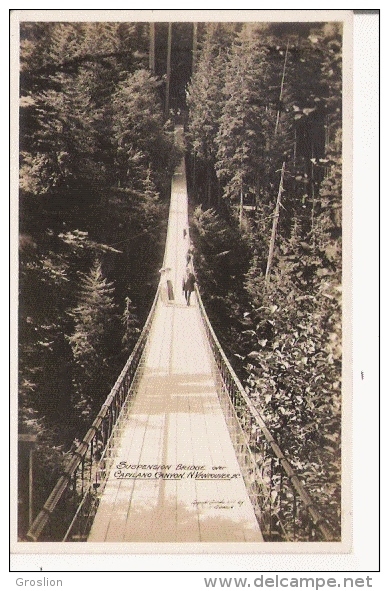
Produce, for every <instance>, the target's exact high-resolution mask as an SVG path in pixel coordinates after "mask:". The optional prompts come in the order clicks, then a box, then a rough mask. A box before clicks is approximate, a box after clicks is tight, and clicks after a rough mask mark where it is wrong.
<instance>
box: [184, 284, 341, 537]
mask: <svg viewBox="0 0 389 591" xmlns="http://www.w3.org/2000/svg"><path fill="white" fill-rule="evenodd" d="M195 291H196V295H197V299H198V303H199V309H200V315H201V318H202V321H203V326H204V328H205V332H206V334H207V339H208V343H209V345H210V348H211V351H212V354H213V358H214V361H215V364H216V367H217V372H216V381H217V383H218V395H219V400H220V403H221V406H222V408H223V412H224V415H225V419H226V422H227V425H228V427H229V431H230V435H231V439H232V442H233V444H234V448H235V452H236V455H237V458H238V462H239V464H240V466H241V469H242V475H243V478H244V480H245V484H246V487H247V489H248V492H249V497H250V499H251V502H252V504H253V508H254V511H255V514H256V516H257V520H258V522H259V525H260V527H261V530H262V534H263V536H264V539H266V540H268V541H269V540H282V541H292V540H293V541H294V540H301V541H303V540H306V541H316V540H317V541H319V540H321V541H333V540H334V536H333V533H332V531H331V528H330V526H329V524H328V523H327V522H326V520H325V519H324V518H323V517H322V516H321V514H320V513H319V511H318V510H317V508H316V507H315V506H314V503H313V501H312V499H311V497H310V496H309V494H308V493H307V491H306V490H305V488H304V486H303V485H302V483H301V481H300V479H299V477H298V475H297V474H296V472H295V470H294V469H293V467H292V466H291V464H290V463H289V462H288V460H287V459H286V458H285V455H284V453H283V452H282V450H281V448H280V446H279V445H278V443H277V442H276V440H275V439H274V438H273V436H272V434H271V433H270V431H269V429H268V427H267V425H266V423H265V421H264V420H263V418H262V417H261V415H260V413H259V412H258V410H257V409H256V408H255V406H254V404H253V402H252V401H251V399H250V398H249V396H248V394H247V392H246V391H245V389H244V388H243V386H242V384H241V382H240V380H239V378H238V376H237V375H236V373H235V371H234V369H233V368H232V366H231V364H230V362H229V360H228V359H227V357H226V355H225V353H224V351H223V349H222V347H221V345H220V342H219V340H218V338H217V336H216V334H215V331H214V329H213V327H212V325H211V323H210V320H209V318H208V315H207V313H206V310H205V307H204V304H203V301H202V298H201V295H200V291H199V289H198V287H197V285H196V286H195Z"/></svg>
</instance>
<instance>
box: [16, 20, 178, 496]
mask: <svg viewBox="0 0 389 591" xmlns="http://www.w3.org/2000/svg"><path fill="white" fill-rule="evenodd" d="M147 46H148V36H147V27H146V26H145V24H143V23H132V24H131V23H92V22H91V23H70V22H69V23H65V22H64V23H60V22H53V23H33V22H31V23H30V22H29V23H27V22H26V23H22V24H21V27H20V93H21V96H20V184H19V187H20V192H19V214H20V215H19V220H20V223H19V228H20V257H19V279H20V281H19V288H20V291H19V387H20V394H19V396H20V398H19V429H20V431H21V432H24V433H25V432H28V433H32V432H33V433H38V435H39V438H40V439H39V446H40V447H39V449H40V451H39V454H40V457H42V458H45V459H42V462H43V464H45V465H47V466H49V465H50V466H52V467H53V472H52V473H53V474H54V472H56V471H55V469H54V466H55V464H56V462H58V463H60V462H61V457H62V454H63V453H65V452H66V451H67V450H68V449H69V448H70V446H71V445H72V441H73V440H74V438H75V437H78V438H80V437H82V436H83V435H84V432H85V422H84V421H85V420H86V419H87V418H88V417H89V418H90V413H92V412H93V411H94V409H96V406H98V405H99V404H101V402H102V400H103V399H105V397H106V395H107V394H108V392H109V391H110V389H111V387H112V384H113V383H114V381H115V379H116V377H117V375H118V373H119V371H120V369H121V368H122V366H123V364H124V362H125V359H126V357H127V356H128V354H129V353H130V350H131V347H132V346H133V344H134V342H135V341H136V338H137V332H138V318H139V322H141V321H142V318H144V317H145V316H146V314H147V312H148V307H149V305H150V303H151V301H152V298H153V296H154V290H155V288H156V285H157V283H158V271H157V270H158V268H159V267H160V264H161V260H162V256H163V244H162V240H163V234H164V230H165V223H166V222H165V219H164V218H165V217H166V216H165V214H166V204H165V201H166V195H167V194H168V191H169V188H170V187H169V183H170V178H171V173H172V170H173V167H174V165H175V162H176V161H177V157H178V154H177V152H176V149H175V147H174V138H173V133H172V129H171V126H170V127H169V125H167V124H165V122H164V121H163V118H162V116H161V108H160V105H159V101H158V88H159V84H160V81H158V80H157V79H156V78H153V77H151V76H149V75H148V73H147V72H146V71H145V70H144V69H143V68H144V67H145V65H146V64H147V61H148V60H147ZM114 288H115V289H114ZM123 309H124V316H123V322H122V318H121V316H120V311H122V310H123ZM55 450H57V451H55ZM57 452H58V453H57ZM50 473H51V468H50ZM39 478H40V479H41V482H42V491H40V492H39V498H41V497H43V496H45V494H46V496H47V494H48V493H49V492H50V491H49V490H48V487H49V486H51V483H52V478H51V476H50V478H48V479H45V478H44V477H43V475H42V474H39Z"/></svg>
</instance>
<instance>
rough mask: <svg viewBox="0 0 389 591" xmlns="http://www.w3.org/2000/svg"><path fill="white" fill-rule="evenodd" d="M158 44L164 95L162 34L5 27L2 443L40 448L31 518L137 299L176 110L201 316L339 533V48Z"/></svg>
mask: <svg viewBox="0 0 389 591" xmlns="http://www.w3.org/2000/svg"><path fill="white" fill-rule="evenodd" d="M172 29H173V35H172V46H171V49H172V51H171V64H170V66H169V67H170V68H171V71H170V72H169V83H170V87H169V93H170V94H169V93H168V94H167V91H166V88H167V83H166V56H167V54H168V46H167V35H168V27H167V24H164V23H159V24H157V26H156V27H155V30H154V32H153V34H154V35H155V37H154V38H153V39H152V38H151V37H150V27H149V25H148V24H145V23H137V24H130V23H22V25H21V51H20V58H21V59H20V65H21V71H20V91H21V99H20V130H21V133H20V151H21V154H20V196H19V205H20V270H19V277H20V300H19V343H20V346H19V374H20V381H19V383H20V389H19V425H20V427H19V428H20V432H23V433H25V432H28V433H35V434H37V435H38V447H37V452H36V453H37V454H38V456H39V462H37V465H38V468H37V470H38V474H37V475H36V483H37V490H36V491H35V495H36V504H37V506H38V507H39V506H40V505H41V504H42V503H43V502H44V500H45V498H46V496H47V494H48V492H50V487H51V486H52V484H53V482H54V481H55V479H56V477H57V475H58V473H59V471H60V469H61V463H62V461H63V459H64V458H65V457H66V456H67V454H68V453H69V452H70V451H71V449H72V448H73V446H74V443H75V442H76V441H77V440H78V439H79V438H81V437H82V436H83V435H84V431H85V428H86V426H87V425H88V422H90V421H91V420H92V419H93V417H94V413H95V412H96V410H97V409H98V408H99V406H100V405H101V403H102V402H103V401H104V399H105V397H106V395H107V394H108V392H109V390H110V387H111V386H112V384H113V383H114V381H115V379H116V377H117V374H118V373H119V371H120V369H121V367H122V366H123V364H124V361H125V359H126V357H127V356H128V354H129V352H130V351H131V349H132V347H133V345H134V343H135V341H136V339H137V336H138V334H139V330H140V329H141V327H142V323H143V320H144V318H145V315H146V314H147V311H148V308H149V306H150V304H151V301H152V299H153V297H154V293H155V289H156V286H157V283H158V279H159V275H158V269H159V267H160V265H161V262H162V258H163V248H164V238H165V229H166V222H167V211H168V209H167V207H168V197H169V189H170V180H171V175H172V172H173V170H174V167H175V165H176V164H177V162H178V161H179V158H180V157H181V155H180V154H179V153H178V151H177V148H176V147H175V146H174V143H173V133H172V132H173V117H172V111H171V109H174V110H176V111H177V109H180V111H181V113H182V114H183V115H184V118H185V130H186V145H187V153H186V160H187V171H188V186H189V193H190V206H191V236H192V239H193V242H194V246H195V268H196V273H197V277H198V282H199V287H200V290H201V292H202V295H203V297H204V301H205V304H206V308H207V311H208V312H209V315H210V317H211V321H212V323H213V325H214V328H215V330H216V332H217V334H218V337H219V338H220V340H221V342H222V344H223V347H224V348H225V351H226V353H227V355H228V356H229V358H230V360H231V362H232V363H233V366H234V368H235V370H236V371H237V373H238V375H239V376H240V378H241V380H242V383H243V384H244V386H245V388H246V389H247V391H248V392H249V395H250V397H251V398H252V400H253V401H254V402H255V404H256V405H257V406H258V408H259V410H260V412H261V414H262V416H263V417H264V419H265V420H266V422H267V423H268V425H269V428H270V430H271V432H272V433H273V435H274V437H275V438H276V439H277V440H278V442H279V443H280V445H281V447H282V449H283V451H284V453H285V454H286V456H287V457H288V459H289V461H290V462H291V463H292V464H293V465H294V467H295V468H296V470H297V472H298V473H299V475H300V476H301V478H302V480H303V482H304V483H305V484H306V486H307V489H308V491H309V492H310V494H311V495H312V496H313V497H314V499H315V501H317V503H318V506H319V508H320V510H321V511H322V512H323V513H324V514H325V516H326V517H327V518H328V519H329V521H330V522H331V525H332V527H333V529H334V531H335V532H336V534H337V535H339V534H340V445H341V441H340V434H341V297H342V294H341V204H342V193H341V188H342V184H341V172H342V171H341V149H342V146H341V117H342V115H341V105H342V93H341V86H342V84H341V81H342V74H341V68H342V57H341V55H342V37H341V33H342V31H341V28H340V26H339V25H338V24H336V23H331V24H323V23H307V24H304V25H302V24H296V23H289V24H252V23H250V24H248V23H247V24H238V23H236V24H229V23H225V24H218V23H208V24H204V23H199V24H198V25H197V24H196V25H192V24H191V25H189V24H187V23H180V24H174V25H173V27H172ZM170 33H171V30H170ZM151 42H152V44H151ZM151 46H153V47H154V48H155V54H154V55H153V56H152V57H153V58H154V59H153V60H151V59H150V47H151ZM167 98H168V99H169V101H170V103H169V106H170V108H171V109H170V110H167V105H168V103H167V100H166V99H167Z"/></svg>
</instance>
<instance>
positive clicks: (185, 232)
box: [184, 228, 187, 238]
mask: <svg viewBox="0 0 389 591" xmlns="http://www.w3.org/2000/svg"><path fill="white" fill-rule="evenodd" d="M186 234H187V231H186V228H184V238H186Z"/></svg>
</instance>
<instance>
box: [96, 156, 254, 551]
mask: <svg viewBox="0 0 389 591" xmlns="http://www.w3.org/2000/svg"><path fill="white" fill-rule="evenodd" d="M187 218H188V213H187V194H186V180H185V171H184V165H183V164H182V165H181V167H180V168H179V169H178V170H177V172H176V174H175V176H174V179H173V183H172V196H171V206H170V215H169V226H168V235H167V243H166V252H165V263H164V267H165V268H170V269H171V271H168V272H167V273H166V272H165V273H163V275H165V277H163V278H162V279H161V286H162V296H161V298H160V299H159V301H158V304H157V308H156V313H155V317H154V320H153V325H152V328H151V332H150V338H149V341H148V345H147V348H146V351H145V356H144V364H143V368H142V373H141V378H140V381H139V385H138V388H137V393H136V395H135V398H134V401H133V403H132V405H131V407H130V408H129V410H128V411H127V416H126V418H125V421H124V422H123V427H122V432H121V435H120V437H118V445H117V448H115V452H114V453H115V460H114V463H113V468H112V470H111V473H110V474H109V477H108V480H107V483H106V486H105V489H104V492H103V495H102V498H101V501H100V505H99V508H98V511H97V514H96V517H95V520H94V523H93V526H92V529H91V532H90V536H89V538H88V541H90V542H244V541H250V542H253V541H263V540H262V535H261V532H260V529H259V526H258V523H257V521H256V518H255V515H254V511H253V508H252V505H251V503H250V500H249V498H248V495H247V491H246V488H245V485H244V482H243V479H242V475H241V472H240V469H239V466H238V462H237V460H236V456H235V453H234V449H233V446H232V443H231V440H230V437H229V433H228V430H227V426H226V423H225V421H224V417H223V413H222V410H221V407H220V404H219V401H218V397H217V392H216V385H215V381H214V378H213V373H212V365H211V363H212V362H211V356H210V351H209V348H208V343H207V340H206V336H205V333H204V331H203V327H202V324H201V318H200V314H199V310H198V305H197V302H196V299H195V294H192V298H193V300H192V301H191V305H190V306H189V307H188V306H187V305H186V303H185V300H184V296H183V295H182V283H181V282H182V276H183V272H184V269H185V264H186V253H187V250H188V235H186V236H184V232H183V229H184V228H186V227H187ZM166 274H167V275H168V276H169V277H170V279H171V281H172V284H173V291H174V300H173V301H168V299H167V297H168V295H167V292H166V289H165V286H166V281H165V279H166Z"/></svg>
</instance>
